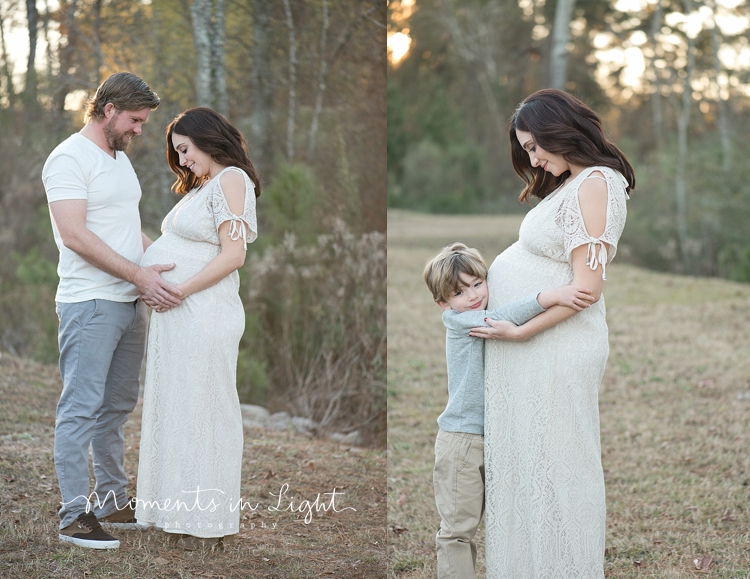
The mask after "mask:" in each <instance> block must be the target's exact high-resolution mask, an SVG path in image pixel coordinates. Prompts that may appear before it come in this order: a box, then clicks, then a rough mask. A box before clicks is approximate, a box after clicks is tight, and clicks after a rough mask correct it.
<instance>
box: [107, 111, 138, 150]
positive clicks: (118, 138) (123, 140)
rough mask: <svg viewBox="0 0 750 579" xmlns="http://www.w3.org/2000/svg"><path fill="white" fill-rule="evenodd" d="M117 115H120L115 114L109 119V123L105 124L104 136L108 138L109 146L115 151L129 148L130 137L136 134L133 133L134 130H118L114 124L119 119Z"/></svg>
mask: <svg viewBox="0 0 750 579" xmlns="http://www.w3.org/2000/svg"><path fill="white" fill-rule="evenodd" d="M117 116H118V115H115V116H114V117H112V118H111V119H109V121H107V124H106V125H104V137H105V138H106V139H107V146H108V147H109V148H110V149H112V150H113V151H124V150H125V149H127V148H128V145H129V144H130V139H132V138H133V137H134V136H135V133H133V132H132V131H129V132H125V133H123V132H119V131H116V130H115V129H114V127H113V126H112V125H113V124H114V122H115V121H116V120H117Z"/></svg>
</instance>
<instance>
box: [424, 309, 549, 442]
mask: <svg viewBox="0 0 750 579" xmlns="http://www.w3.org/2000/svg"><path fill="white" fill-rule="evenodd" d="M537 295H538V294H533V295H530V296H527V297H525V298H521V299H520V300H516V301H514V302H510V303H508V304H505V305H504V306H502V307H499V308H498V309H496V310H481V311H477V312H461V313H459V312H456V311H454V310H446V311H444V312H443V324H445V327H446V334H445V357H446V360H447V361H448V405H447V406H446V407H445V411H444V412H443V413H442V414H441V415H440V416H439V417H438V425H439V426H440V429H441V430H445V431H447V432H466V433H469V434H484V340H483V339H482V338H472V337H470V336H469V330H470V329H471V328H476V327H479V326H486V325H487V324H486V323H485V321H484V319H485V318H492V319H495V320H508V321H509V322H513V323H514V324H516V325H517V326H520V325H521V324H525V323H526V322H528V321H529V320H530V319H531V318H533V317H534V316H536V315H537V314H540V313H542V312H543V311H544V308H543V307H542V306H540V305H539V302H537V300H536V298H537Z"/></svg>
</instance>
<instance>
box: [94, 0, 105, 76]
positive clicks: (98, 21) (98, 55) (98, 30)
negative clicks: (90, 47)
mask: <svg viewBox="0 0 750 579" xmlns="http://www.w3.org/2000/svg"><path fill="white" fill-rule="evenodd" d="M94 51H95V54H94V82H95V83H97V84H98V83H99V81H100V80H101V74H102V66H103V65H104V53H103V52H102V0H96V2H94Z"/></svg>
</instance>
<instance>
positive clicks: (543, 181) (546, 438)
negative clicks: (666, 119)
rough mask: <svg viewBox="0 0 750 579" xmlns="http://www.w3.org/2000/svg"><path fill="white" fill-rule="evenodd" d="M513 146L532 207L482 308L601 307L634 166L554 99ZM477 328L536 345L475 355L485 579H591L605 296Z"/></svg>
mask: <svg viewBox="0 0 750 579" xmlns="http://www.w3.org/2000/svg"><path fill="white" fill-rule="evenodd" d="M510 140H511V147H512V156H513V166H514V168H515V170H516V172H517V173H518V174H519V175H520V177H521V179H523V181H524V182H525V183H526V188H525V189H524V190H523V192H522V194H521V200H522V201H526V200H529V199H530V198H531V197H537V198H539V199H541V201H540V202H539V203H538V204H537V205H536V206H535V207H534V208H533V209H531V211H529V213H528V214H527V215H526V217H525V219H524V221H523V224H522V225H521V229H520V232H519V239H518V241H517V242H516V243H514V244H513V245H512V246H511V247H509V248H508V249H507V250H505V251H504V252H503V253H502V254H500V255H499V256H498V257H497V258H496V259H495V261H494V263H493V264H492V266H491V268H490V270H489V277H488V286H489V288H490V301H489V308H497V307H499V306H500V305H502V304H504V303H507V302H509V301H511V300H515V299H518V298H520V297H522V296H524V295H527V294H528V293H529V292H531V291H538V290H539V289H544V288H552V287H556V286H559V285H561V284H567V283H572V284H574V285H579V286H584V287H588V288H589V289H591V290H592V291H593V292H594V295H595V297H599V296H600V295H601V291H602V287H603V280H604V279H605V268H606V265H607V264H608V263H609V262H610V261H611V260H612V258H613V257H614V255H615V252H616V249H617V241H618V239H619V237H620V234H621V233H622V230H623V227H624V225H625V215H626V208H625V200H626V199H627V197H628V196H627V191H628V190H629V189H632V188H633V187H634V186H635V175H634V173H633V169H632V167H631V166H630V164H629V163H628V161H627V159H626V158H625V155H624V154H623V153H622V152H621V151H620V150H619V149H618V148H617V147H616V146H615V145H614V144H612V143H611V142H609V141H608V140H607V139H606V137H605V136H604V133H603V130H602V126H601V121H600V120H599V118H598V116H597V115H596V113H595V112H593V111H592V110H591V109H590V108H588V107H587V106H586V105H585V104H583V103H582V102H581V101H579V100H578V99H576V98H574V97H572V96H571V95H569V94H567V93H565V92H562V91H558V90H552V89H548V90H542V91H539V92H536V93H534V94H532V95H531V96H529V97H527V98H526V100H524V101H523V103H522V104H521V105H520V106H519V108H518V109H517V110H516V112H515V114H514V115H513V117H512V119H511V123H510ZM488 323H490V324H491V325H492V327H490V328H475V329H473V330H472V335H476V336H480V337H483V338H494V339H498V340H524V339H526V338H529V337H530V336H534V337H532V338H531V339H528V341H525V342H513V341H497V342H491V341H488V342H487V344H486V358H485V394H486V398H485V400H486V401H485V405H486V406H485V465H486V469H487V478H486V509H487V510H486V526H487V576H488V577H493V579H501V578H507V579H561V578H565V579H574V578H575V579H584V578H586V579H588V578H592V579H593V578H596V579H601V578H603V577H604V571H603V563H604V532H605V516H606V513H605V500H604V475H603V471H602V465H601V452H600V444H599V409H598V391H599V385H600V383H601V380H602V375H603V373H604V366H605V363H606V361H607V356H608V354H609V345H608V343H607V324H606V321H605V307H604V299H603V298H601V299H599V300H598V301H597V302H596V303H595V304H593V305H592V306H591V307H590V308H587V309H585V310H583V311H581V312H576V311H575V310H573V309H570V308H567V307H563V306H554V307H552V308H550V309H549V310H547V311H546V312H544V313H542V314H540V315H539V316H537V317H536V318H534V319H533V320H532V321H530V322H529V323H527V324H525V325H524V326H521V327H519V328H515V327H513V326H512V325H510V324H508V323H507V322H504V323H503V322H493V321H492V320H489V321H488ZM542 330H546V331H544V332H542ZM538 332H542V333H539V334H538V335H535V334H537V333H538Z"/></svg>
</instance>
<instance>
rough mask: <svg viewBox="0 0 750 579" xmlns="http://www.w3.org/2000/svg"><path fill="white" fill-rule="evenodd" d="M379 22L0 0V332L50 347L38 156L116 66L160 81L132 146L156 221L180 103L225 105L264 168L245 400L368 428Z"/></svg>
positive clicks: (377, 282)
mask: <svg viewBox="0 0 750 579" xmlns="http://www.w3.org/2000/svg"><path fill="white" fill-rule="evenodd" d="M385 22H386V6H385V4H383V3H380V2H372V1H369V0H357V1H354V2H346V1H342V0H313V1H308V0H305V1H302V0H281V1H279V2H272V1H271V0H236V1H231V2H225V1H224V0H192V1H191V2H189V1H188V0H141V1H132V0H59V1H56V0H27V1H26V2H25V3H24V2H22V1H20V0H3V1H0V171H1V172H2V175H3V179H2V181H1V182H0V228H1V229H0V348H2V349H4V350H6V351H9V352H11V353H12V354H14V355H17V356H23V357H29V358H34V359H36V360H39V361H42V362H45V363H54V362H55V361H56V359H57V340H56V333H57V319H56V315H55V309H54V308H55V305H54V295H55V289H56V285H57V281H58V279H57V274H56V265H57V248H56V247H55V244H54V241H53V237H52V231H51V226H50V221H49V214H48V209H47V203H46V198H45V194H44V188H43V185H42V181H41V171H42V167H43V165H44V161H45V159H46V158H47V156H48V155H49V153H50V152H51V151H52V149H53V148H54V147H55V146H57V144H58V143H60V142H61V141H62V140H64V139H65V138H67V137H68V136H69V135H70V134H71V133H73V132H76V131H78V130H79V129H80V128H81V127H82V126H83V111H82V107H83V104H84V102H85V100H86V98H87V97H88V96H90V95H91V94H93V92H94V91H95V90H96V87H97V86H98V84H99V83H100V82H101V81H102V80H104V79H105V78H106V77H107V76H109V75H110V74H112V73H113V72H116V71H120V70H128V71H130V72H133V73H135V74H137V75H139V76H141V77H142V78H143V79H144V80H146V82H148V83H149V84H150V85H151V87H152V89H153V90H154V91H155V92H157V93H158V94H159V96H160V97H161V105H160V106H159V108H158V109H157V110H156V111H154V112H153V113H152V114H151V116H150V119H149V122H148V123H147V124H146V125H145V126H144V129H143V134H142V135H141V136H140V137H138V138H137V139H135V140H134V142H133V144H132V145H131V147H130V148H129V149H128V156H129V157H130V159H131V161H132V163H133V166H134V168H135V170H136V173H137V174H138V177H139V180H140V183H141V187H142V190H143V197H142V200H141V204H140V210H141V218H142V222H143V228H144V231H146V233H147V234H149V236H150V237H151V238H152V239H155V238H156V237H158V236H159V228H160V224H161V220H162V218H163V217H164V215H166V213H167V212H168V211H169V210H170V209H171V207H172V206H173V205H174V204H175V203H176V202H177V201H178V200H179V199H178V196H177V195H175V194H173V193H171V192H170V190H169V189H170V185H171V184H172V182H173V181H174V175H173V174H172V173H171V171H170V170H169V168H168V166H167V163H166V160H165V141H164V130H165V128H166V125H167V124H168V123H169V122H170V121H171V120H172V118H174V117H175V116H176V115H177V114H178V113H180V112H181V111H183V110H185V109H186V108H190V107H193V106H210V107H212V108H214V109H216V110H218V111H219V112H221V113H222V114H224V115H225V116H227V118H228V119H229V120H230V121H231V122H232V123H234V124H235V125H236V126H237V127H238V128H239V129H240V130H241V131H242V132H243V134H244V135H245V137H246V139H247V141H248V144H249V151H250V157H251V159H252V160H253V162H254V164H255V166H256V168H257V169H259V171H260V173H261V178H262V182H263V186H264V190H263V193H262V195H261V197H260V199H259V207H258V215H259V238H258V240H257V241H256V242H255V243H253V244H251V245H250V246H248V259H247V261H246V264H245V266H244V267H243V269H242V270H241V271H240V274H241V279H242V286H241V290H240V291H241V297H242V299H243V302H244V304H245V309H246V320H247V322H246V331H245V334H244V337H243V339H242V343H241V346H240V362H239V368H238V390H239V393H240V399H241V401H243V402H248V403H256V404H261V405H265V406H268V407H269V408H270V410H271V411H276V410H289V411H291V412H292V413H293V414H294V415H299V416H307V417H309V418H312V419H313V420H315V421H316V422H318V423H320V424H321V425H322V426H323V427H324V428H333V427H336V428H338V429H339V430H343V431H344V432H346V431H347V429H349V430H353V429H355V428H359V429H360V432H363V433H365V434H367V435H368V436H369V440H370V442H377V441H378V440H380V442H381V443H382V441H383V440H384V436H385V299H386V298H385V267H386V265H385V236H384V234H385V228H386V215H385V201H386V199H385V191H386V166H385V163H386V160H385V145H386V118H385V117H386V76H385V71H386V63H385V60H386V51H385V41H386V24H385ZM176 339H179V337H176Z"/></svg>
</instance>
